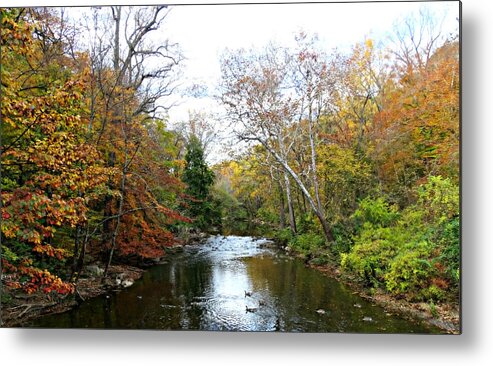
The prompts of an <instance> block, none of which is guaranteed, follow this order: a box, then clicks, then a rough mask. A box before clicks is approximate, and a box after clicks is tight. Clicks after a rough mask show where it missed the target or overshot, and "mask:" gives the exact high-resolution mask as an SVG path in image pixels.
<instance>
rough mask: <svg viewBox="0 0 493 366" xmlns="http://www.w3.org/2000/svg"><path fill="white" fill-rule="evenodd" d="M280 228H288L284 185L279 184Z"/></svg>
mask: <svg viewBox="0 0 493 366" xmlns="http://www.w3.org/2000/svg"><path fill="white" fill-rule="evenodd" d="M278 188H279V227H280V228H281V229H284V228H285V227H286V212H285V211H284V210H285V208H284V191H283V189H282V185H281V183H280V182H279V184H278Z"/></svg>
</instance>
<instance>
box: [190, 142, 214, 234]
mask: <svg viewBox="0 0 493 366" xmlns="http://www.w3.org/2000/svg"><path fill="white" fill-rule="evenodd" d="M182 180H183V182H184V183H185V184H187V188H186V190H185V193H186V194H187V195H188V198H189V199H188V202H187V204H188V209H187V211H188V212H189V214H190V216H191V217H192V218H193V219H194V220H195V224H196V225H197V226H198V227H199V228H200V229H206V228H207V226H208V225H210V224H211V223H213V221H214V217H213V214H215V213H213V212H212V206H211V202H209V201H208V200H209V199H210V198H211V197H210V194H209V193H210V188H211V186H212V184H213V183H214V172H213V171H212V170H211V169H209V167H208V166H207V163H206V162H205V159H204V150H203V147H202V145H201V143H200V141H199V139H198V138H197V137H196V136H191V137H190V139H189V142H188V145H187V153H186V155H185V169H184V171H183V175H182Z"/></svg>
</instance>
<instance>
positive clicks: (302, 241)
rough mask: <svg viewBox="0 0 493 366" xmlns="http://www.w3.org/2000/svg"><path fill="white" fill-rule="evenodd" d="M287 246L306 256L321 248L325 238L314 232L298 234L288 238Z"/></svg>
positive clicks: (323, 245)
mask: <svg viewBox="0 0 493 366" xmlns="http://www.w3.org/2000/svg"><path fill="white" fill-rule="evenodd" d="M289 246H290V247H291V248H293V249H294V250H295V251H296V252H298V253H301V254H303V255H304V256H305V257H306V256H309V255H313V254H316V253H317V252H319V251H320V250H321V249H323V248H324V247H325V238H324V237H323V236H321V235H318V234H314V233H306V234H300V235H296V236H294V237H293V238H292V239H291V240H290V242H289Z"/></svg>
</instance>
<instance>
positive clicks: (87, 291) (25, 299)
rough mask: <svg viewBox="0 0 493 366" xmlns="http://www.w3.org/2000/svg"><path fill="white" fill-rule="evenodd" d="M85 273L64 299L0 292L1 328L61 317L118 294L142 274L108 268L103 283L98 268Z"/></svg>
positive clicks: (136, 270) (121, 267) (125, 268)
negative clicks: (84, 304) (104, 296)
mask: <svg viewBox="0 0 493 366" xmlns="http://www.w3.org/2000/svg"><path fill="white" fill-rule="evenodd" d="M87 269H88V270H87ZM87 269H86V271H85V273H84V276H83V277H82V278H80V279H79V281H78V282H77V285H76V290H75V293H74V294H71V295H67V296H50V295H46V294H44V293H40V292H38V293H34V294H31V295H28V294H25V293H23V292H20V291H19V290H10V291H8V290H7V289H2V291H3V292H4V294H3V296H5V297H7V298H8V301H7V302H6V303H4V304H2V309H1V310H2V311H1V315H2V319H1V320H2V327H7V328H12V327H14V328H15V327H21V326H22V325H23V324H25V323H27V322H29V321H30V320H33V319H37V318H39V317H41V316H46V315H50V314H57V313H62V312H64V311H67V310H70V309H71V308H73V307H75V306H77V305H79V304H80V303H81V302H83V301H85V300H88V299H91V298H93V297H96V296H99V295H102V294H105V293H109V292H113V291H119V290H121V289H123V288H125V287H129V286H131V285H133V283H134V282H135V281H137V280H138V279H139V278H141V277H142V275H143V273H144V271H145V270H144V269H142V268H138V267H134V266H130V265H125V264H118V265H111V266H110V267H109V268H108V275H107V277H106V278H104V279H103V277H102V274H103V270H102V268H100V267H99V266H97V265H91V266H87Z"/></svg>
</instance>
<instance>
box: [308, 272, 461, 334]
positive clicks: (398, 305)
mask: <svg viewBox="0 0 493 366" xmlns="http://www.w3.org/2000/svg"><path fill="white" fill-rule="evenodd" d="M307 265H308V266H310V267H311V268H314V269H316V270H318V271H320V272H322V273H324V274H325V275H327V276H330V277H331V278H334V279H336V280H337V281H339V282H341V283H343V284H344V285H345V286H347V287H349V288H350V289H351V290H352V291H353V293H355V294H358V295H359V296H361V297H362V298H364V299H366V300H368V301H370V302H373V303H374V304H376V305H378V306H381V307H383V308H384V309H385V310H386V311H387V312H388V313H391V314H392V313H393V314H399V315H400V316H402V317H404V318H406V319H408V320H410V321H413V320H415V319H421V320H423V321H425V322H426V323H427V324H430V325H433V326H436V327H438V328H440V329H442V330H443V331H444V332H446V333H448V334H460V311H459V305H458V304H457V305H451V304H446V303H445V304H436V305H433V306H432V305H430V304H428V303H425V302H419V303H411V302H409V301H406V300H405V299H397V298H395V297H394V296H391V295H390V294H388V293H385V292H384V291H383V290H381V289H376V290H375V289H373V290H372V289H368V288H365V287H363V286H362V285H360V284H359V283H358V281H357V280H356V279H355V278H354V277H352V276H350V275H348V274H345V273H343V272H342V271H341V270H340V269H339V267H338V266H337V264H335V263H328V264H323V265H319V264H314V263H310V262H308V264H307Z"/></svg>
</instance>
